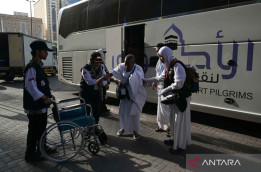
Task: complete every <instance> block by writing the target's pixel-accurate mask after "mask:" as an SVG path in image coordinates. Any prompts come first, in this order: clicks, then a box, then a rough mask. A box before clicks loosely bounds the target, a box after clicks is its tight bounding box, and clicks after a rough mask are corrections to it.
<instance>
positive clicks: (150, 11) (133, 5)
mask: <svg viewBox="0 0 261 172" xmlns="http://www.w3.org/2000/svg"><path fill="white" fill-rule="evenodd" d="M160 16H161V1H160V0H121V1H120V16H119V17H120V19H119V20H120V21H119V22H120V23H127V22H133V21H138V20H145V19H152V18H157V17H160Z"/></svg>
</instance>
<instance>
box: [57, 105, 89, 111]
mask: <svg viewBox="0 0 261 172" xmlns="http://www.w3.org/2000/svg"><path fill="white" fill-rule="evenodd" d="M79 107H85V104H75V105H69V106H65V107H63V108H62V109H61V110H70V109H75V108H79Z"/></svg>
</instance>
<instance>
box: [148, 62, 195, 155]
mask: <svg viewBox="0 0 261 172" xmlns="http://www.w3.org/2000/svg"><path fill="white" fill-rule="evenodd" d="M174 74H175V75H174V83H173V84H172V85H171V86H172V89H173V90H174V89H180V88H182V87H183V85H184V82H185V80H186V72H185V69H184V68H183V67H182V66H181V64H179V63H176V64H175V66H174ZM164 77H165V75H163V74H162V75H161V76H157V77H154V78H146V79H144V80H145V81H146V82H160V81H163V80H164ZM159 100H160V99H159ZM190 100H191V97H188V98H187V109H186V110H185V111H184V112H180V110H179V109H178V107H177V106H176V104H172V105H165V106H169V108H170V116H169V122H170V134H171V137H172V139H173V140H174V145H173V149H174V150H177V148H181V149H186V145H189V144H191V129H190V128H191V127H190V125H191V123H190Z"/></svg>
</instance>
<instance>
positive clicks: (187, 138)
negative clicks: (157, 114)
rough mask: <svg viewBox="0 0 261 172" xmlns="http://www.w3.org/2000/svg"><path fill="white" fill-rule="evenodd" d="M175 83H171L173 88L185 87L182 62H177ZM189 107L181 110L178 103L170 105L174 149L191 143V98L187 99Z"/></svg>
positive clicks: (182, 147) (184, 73)
mask: <svg viewBox="0 0 261 172" xmlns="http://www.w3.org/2000/svg"><path fill="white" fill-rule="evenodd" d="M174 74H175V75H174V83H173V84H172V85H171V86H172V88H173V89H180V88H182V87H183V85H184V82H185V80H186V72H185V69H184V68H183V67H182V66H181V64H179V63H176V64H175V66H174ZM186 100H187V108H186V110H185V111H184V112H180V110H179V109H178V107H177V105H176V104H172V105H170V109H171V111H170V131H171V136H172V138H173V141H174V145H173V149H174V150H177V149H178V148H181V149H186V145H190V144H191V127H190V126H191V122H190V121H191V120H190V118H191V117H190V100H191V97H188V98H187V99H186Z"/></svg>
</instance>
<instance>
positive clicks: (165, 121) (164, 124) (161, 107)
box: [156, 60, 170, 130]
mask: <svg viewBox="0 0 261 172" xmlns="http://www.w3.org/2000/svg"><path fill="white" fill-rule="evenodd" d="M160 65H163V64H161V62H160V60H158V62H157V66H160ZM164 77H165V70H164V68H162V67H158V68H156V78H164ZM163 88H164V82H162V81H160V82H159V83H158V86H157V93H158V106H157V123H158V126H159V128H162V129H164V130H167V129H168V125H169V116H170V106H169V105H165V104H163V103H161V95H160V92H161V90H162V89H163Z"/></svg>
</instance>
